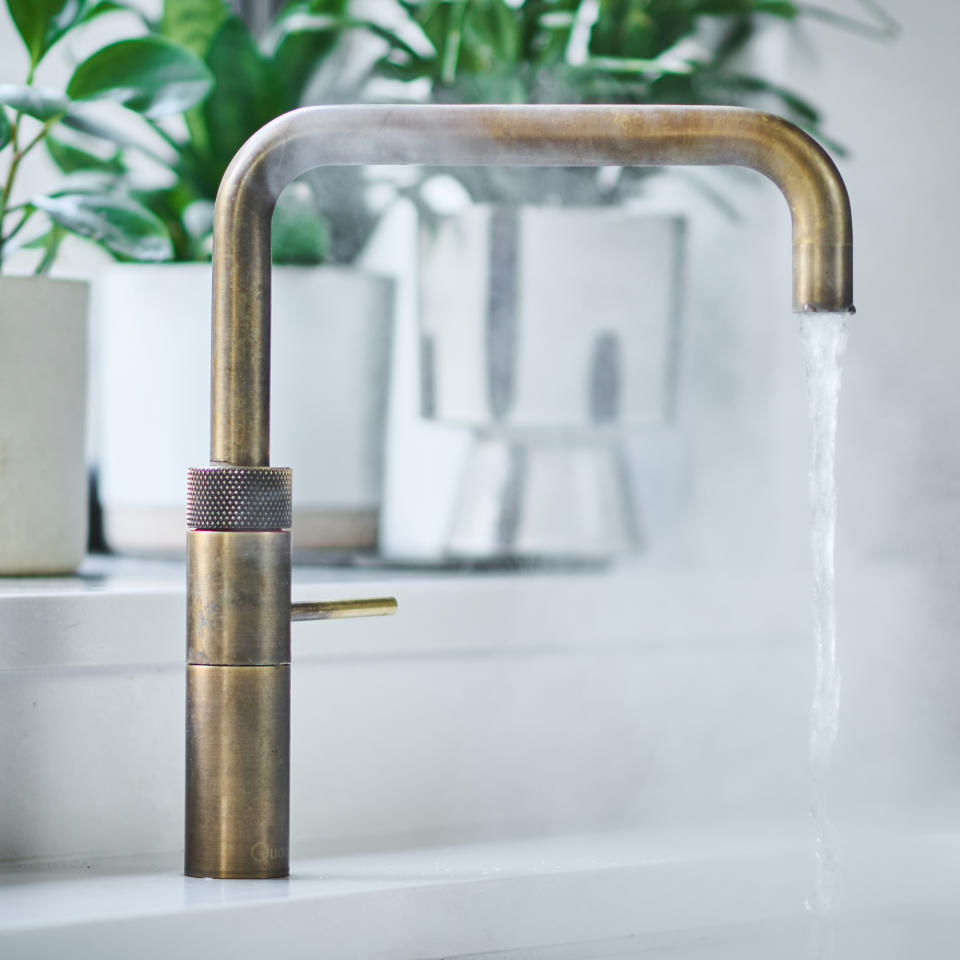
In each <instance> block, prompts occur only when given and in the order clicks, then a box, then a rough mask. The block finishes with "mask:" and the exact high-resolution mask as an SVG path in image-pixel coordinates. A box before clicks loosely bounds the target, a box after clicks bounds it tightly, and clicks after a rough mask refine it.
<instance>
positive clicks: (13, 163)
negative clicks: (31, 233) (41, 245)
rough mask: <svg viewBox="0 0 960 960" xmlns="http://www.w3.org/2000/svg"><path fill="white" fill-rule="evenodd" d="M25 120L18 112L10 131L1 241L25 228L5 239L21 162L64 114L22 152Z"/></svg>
mask: <svg viewBox="0 0 960 960" xmlns="http://www.w3.org/2000/svg"><path fill="white" fill-rule="evenodd" d="M32 76H33V70H32V69H31V71H30V77H31V78H32ZM22 118H23V114H21V113H20V111H19V110H18V111H17V112H16V113H15V114H14V117H13V127H12V129H11V131H10V148H11V150H12V154H11V156H10V169H9V170H7V179H6V181H5V182H4V184H3V192H2V193H0V239H2V240H9V239H10V237H12V236H13V234H14V233H16V232H17V230H19V229H20V227H22V226H23V224H24V220H21V221H20V223H19V224H17V226H16V227H15V228H14V230H13V233H11V234H9V236H7V237H5V238H3V237H2V234H3V221H4V220H5V219H6V217H7V214H8V213H10V212H12V211H11V209H10V195H11V194H12V193H13V184H14V181H15V180H16V178H17V170H18V169H19V167H20V161H21V160H23V158H24V157H25V156H26V155H27V154H28V153H29V152H30V151H31V150H32V149H33V148H34V147H35V146H36V145H37V144H38V143H40V142H41V141H42V140H43V138H44V137H46V135H47V134H48V133H49V132H50V130H51V128H52V127H53V126H54V124H56V123H59V122H60V120H61V119H62V114H57V115H56V116H55V117H50V119H49V120H45V121H44V123H43V126H42V127H41V128H40V130H39V131H38V133H37V135H36V136H35V137H33V139H32V140H30V141H29V143H27V145H26V146H25V147H24V148H23V149H22V150H21V149H20V144H19V134H20V121H21V119H22ZM0 252H2V243H0ZM2 269H3V258H2V255H0V270H2Z"/></svg>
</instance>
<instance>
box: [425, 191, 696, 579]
mask: <svg viewBox="0 0 960 960" xmlns="http://www.w3.org/2000/svg"><path fill="white" fill-rule="evenodd" d="M683 237H684V221H683V219H682V218H680V217H672V216H655V217H651V216H649V215H646V214H642V213H636V212H632V211H627V210H620V209H609V208H577V207H535V206H527V207H489V206H473V207H469V208H468V209H466V210H465V211H463V212H461V213H458V214H455V215H452V216H446V217H439V218H437V220H436V221H433V222H430V223H428V224H423V225H422V226H421V229H420V238H419V269H418V281H419V284H418V300H419V322H420V330H421V350H420V363H421V366H420V373H421V397H422V413H423V415H424V417H426V418H428V419H433V420H436V421H440V422H443V423H447V424H462V425H465V426H467V427H470V428H471V429H472V430H473V431H474V442H473V445H472V449H471V450H470V453H469V456H468V458H467V461H466V464H465V466H464V468H463V470H462V472H461V483H460V488H459V491H458V493H457V495H456V500H455V502H456V506H455V508H454V510H453V511H452V517H451V520H450V523H449V526H448V528H447V533H446V538H445V542H444V543H443V545H442V547H441V551H442V553H444V554H446V555H447V556H452V557H456V558H460V557H464V558H469V559H516V558H526V559H548V560H558V559H559V560H573V561H577V560H591V561H592V560H604V559H606V558H609V557H612V556H615V555H617V554H622V553H625V552H629V551H631V550H635V549H637V547H638V546H640V544H641V542H642V537H641V531H640V528H639V520H638V518H639V516H640V514H641V510H640V508H639V505H638V504H637V503H636V502H635V499H636V495H635V492H634V489H633V486H634V485H633V483H632V480H631V477H630V474H629V468H628V465H627V460H626V457H625V453H624V451H623V449H622V440H623V437H624V434H625V431H627V430H630V429H633V428H636V427H641V428H642V427H649V426H652V425H659V424H661V423H662V422H663V421H664V420H665V419H668V418H669V415H670V412H671V409H672V405H673V395H674V390H675V381H676V377H675V371H676V363H677V357H676V347H677V339H678V322H679V305H680V286H681V267H682V250H683Z"/></svg>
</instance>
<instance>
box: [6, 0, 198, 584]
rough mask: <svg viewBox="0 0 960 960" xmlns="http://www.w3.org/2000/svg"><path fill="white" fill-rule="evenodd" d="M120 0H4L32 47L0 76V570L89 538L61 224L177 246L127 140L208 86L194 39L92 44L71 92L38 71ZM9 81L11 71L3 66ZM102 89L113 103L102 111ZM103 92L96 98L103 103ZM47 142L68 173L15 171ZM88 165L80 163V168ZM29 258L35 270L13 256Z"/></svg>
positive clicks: (82, 294) (129, 251)
mask: <svg viewBox="0 0 960 960" xmlns="http://www.w3.org/2000/svg"><path fill="white" fill-rule="evenodd" d="M123 7H124V4H121V3H115V2H92V0H90V2H78V0H74V2H68V0H59V2H58V0H50V2H45V3H35V2H32V0H7V9H8V11H9V14H10V17H11V20H12V22H13V24H14V26H15V27H16V29H17V31H18V33H19V35H20V37H21V39H22V41H23V44H24V46H25V48H26V53H27V70H26V77H25V78H24V81H23V82H22V83H8V82H3V83H0V270H3V271H4V274H3V275H2V276H0V342H2V343H3V348H2V350H0V411H2V416H0V463H2V469H0V573H4V574H27V573H59V572H67V571H70V570H73V569H75V568H76V566H77V565H78V564H79V562H80V560H81V559H82V557H83V555H84V552H85V549H86V543H87V531H86V518H87V493H86V484H87V481H86V463H85V455H86V449H85V440H84V438H85V431H86V424H85V413H86V408H87V401H86V388H87V292H88V291H87V286H86V284H85V283H82V282H77V281H69V280H54V279H51V278H50V277H49V276H47V274H48V273H49V271H50V268H51V266H52V265H53V263H54V261H55V259H56V256H57V252H58V249H59V247H60V244H61V242H62V240H63V238H64V236H66V235H68V234H74V235H76V236H79V237H82V238H85V239H88V240H92V241H94V242H96V243H98V244H99V245H100V246H102V247H103V248H104V249H105V250H107V251H108V252H109V253H110V254H112V255H113V256H115V257H116V258H118V259H138V260H160V259H164V258H167V257H169V256H170V254H171V252H172V248H171V244H170V240H169V237H168V234H167V230H166V227H165V226H164V224H163V222H162V221H161V220H160V219H159V218H158V217H157V216H156V215H155V214H153V213H152V212H151V211H150V210H148V209H147V208H146V207H145V206H144V205H142V204H141V203H139V202H138V201H137V199H136V198H135V196H134V195H133V194H132V193H131V192H130V191H129V190H127V189H126V188H125V186H124V182H123V180H122V178H121V177H120V176H119V173H120V172H121V171H122V170H123V169H124V162H123V160H122V159H121V156H120V154H121V151H122V149H123V148H131V147H137V148H138V149H140V150H141V151H142V152H143V153H144V154H149V153H150V152H151V148H150V144H149V139H148V137H146V133H147V131H146V130H145V129H144V127H145V125H148V124H150V123H155V122H156V120H157V119H158V118H159V117H163V116H167V115H170V114H172V113H178V112H180V111H182V110H184V109H186V108H187V107H190V106H191V105H192V104H194V103H196V102H197V101H198V100H200V99H202V97H203V96H204V95H205V93H206V92H207V89H208V88H209V86H210V77H209V73H208V71H207V68H206V67H205V66H204V65H203V63H202V62H201V61H200V60H199V59H198V58H197V57H196V56H194V55H193V54H192V53H190V52H189V51H188V50H186V49H184V48H182V47H180V46H179V45H177V44H175V43H173V42H170V41H168V40H164V39H162V38H159V37H134V38H130V39H126V40H120V41H118V42H115V43H111V44H109V45H107V46H105V47H103V48H101V49H99V50H96V51H95V52H94V53H92V54H91V55H90V56H89V57H87V58H86V59H85V60H83V61H82V62H81V63H80V64H79V65H78V66H77V67H76V69H75V70H74V71H73V74H72V76H71V77H70V80H69V82H68V83H67V85H66V88H65V89H64V90H58V89H51V88H49V87H44V86H40V85H38V84H37V82H36V78H37V74H38V71H40V72H42V70H43V66H44V63H45V60H46V58H47V55H48V54H49V53H50V51H51V49H53V48H54V47H55V46H56V45H57V44H58V43H59V42H60V41H61V40H63V38H64V37H67V36H69V35H71V34H73V33H74V32H75V31H78V30H80V29H81V28H82V27H83V26H84V25H85V24H86V23H89V22H90V21H91V20H92V19H95V18H97V17H99V16H101V15H105V14H108V13H113V12H115V11H117V10H119V9H121V8H123ZM0 79H4V80H5V79H6V78H0ZM101 101H112V102H113V106H114V109H113V110H107V111H106V113H104V112H103V111H102V110H101V109H100V108H99V107H102V103H100V102H101ZM98 104H99V106H98ZM43 145H45V146H46V148H47V150H48V151H49V152H50V153H51V154H52V155H53V156H54V157H56V158H59V160H60V165H61V167H62V168H63V169H64V170H65V171H69V173H68V175H66V176H64V177H63V179H62V180H61V182H60V183H58V184H57V185H56V187H55V188H54V189H52V190H50V191H47V192H44V193H28V194H24V193H22V192H21V190H20V189H19V187H20V175H22V173H23V171H24V169H25V168H26V167H28V166H29V165H31V164H32V163H33V162H34V160H35V158H36V157H37V156H38V154H39V148H40V147H41V146H43ZM81 171H82V172H81ZM31 253H32V256H33V258H34V260H35V261H36V262H35V265H34V276H11V275H9V274H8V272H7V270H8V268H9V267H10V266H11V261H17V260H20V262H21V265H22V264H23V262H25V260H27V259H29V257H30V255H31Z"/></svg>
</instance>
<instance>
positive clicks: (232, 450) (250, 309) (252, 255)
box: [186, 105, 853, 877]
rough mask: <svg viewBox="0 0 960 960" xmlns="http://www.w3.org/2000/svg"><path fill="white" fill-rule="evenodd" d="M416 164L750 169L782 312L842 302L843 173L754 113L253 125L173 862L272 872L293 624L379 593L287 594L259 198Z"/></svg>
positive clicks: (203, 502) (232, 191) (659, 110)
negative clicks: (774, 254)
mask: <svg viewBox="0 0 960 960" xmlns="http://www.w3.org/2000/svg"><path fill="white" fill-rule="evenodd" d="M418 163H429V164H432V165H479V164H495V165H503V166H606V165H622V166H647V165H650V166H665V165H718V164H732V165H737V166H744V167H749V168H751V169H754V170H757V171H758V172H760V173H762V174H764V175H765V176H767V177H768V178H769V179H770V180H772V181H773V182H774V183H775V184H776V185H777V186H778V187H779V188H780V190H781V192H782V193H783V195H784V197H785V198H786V200H787V203H788V205H789V207H790V212H791V215H792V221H793V305H794V309H796V310H832V311H843V310H852V309H853V281H852V263H853V258H852V229H851V219H850V206H849V201H848V199H847V193H846V189H845V187H844V184H843V181H842V179H841V178H840V175H839V173H838V172H837V169H836V167H835V166H834V164H833V162H832V161H831V159H830V158H829V156H828V155H827V154H826V152H825V151H824V150H823V149H822V148H821V147H820V146H819V144H817V143H816V142H815V141H814V140H812V139H811V138H810V137H809V136H807V135H806V134H805V133H803V132H802V131H801V130H799V129H798V128H797V127H795V126H793V125H792V124H790V123H788V122H787V121H785V120H783V119H781V118H780V117H776V116H772V115H770V114H765V113H758V112H755V111H751V110H742V109H739V108H735V107H631V106H512V105H511V106H500V105H496V106H494V105H483V106H436V105H429V106H409V105H408V106H345V107H308V108H305V109H302V110H295V111H293V112H291V113H288V114H285V115H284V116H282V117H279V118H277V119H276V120H274V121H272V122H271V123H269V124H267V126H265V127H264V128H263V129H262V130H260V131H259V132H258V133H256V134H255V135H254V136H253V137H251V138H250V140H249V141H247V143H246V144H245V145H244V146H243V147H242V149H241V150H240V152H239V153H238V154H237V156H236V157H235V158H234V160H233V162H232V164H231V165H230V168H229V169H228V170H227V173H226V174H225V176H224V179H223V182H222V183H221V185H220V192H219V194H218V196H217V205H216V213H215V223H214V250H213V267H214V289H213V360H212V384H211V439H210V446H211V455H210V459H211V465H210V466H209V467H207V468H195V469H194V470H192V471H191V480H190V490H191V494H190V499H189V501H188V525H189V526H190V527H191V533H190V534H189V540H190V559H189V563H188V611H189V613H188V642H187V646H188V667H187V806H186V816H187V824H186V845H187V849H186V872H187V874H189V875H191V876H210V877H277V876H285V875H286V874H287V871H288V864H289V860H288V857H289V851H288V845H289V844H288V831H289V767H290V763H289V721H290V716H289V715H290V697H289V657H290V627H289V624H290V621H291V619H293V620H305V619H332V618H336V617H342V616H375V615H381V614H387V613H392V612H393V611H394V609H395V606H396V604H395V601H393V600H387V599H376V600H365V601H333V602H327V603H315V604H293V605H291V603H290V544H289V535H288V533H287V532H286V530H287V529H288V528H289V522H290V521H289V512H290V506H289V504H290V493H289V488H290V478H289V471H286V472H285V471H283V470H282V469H280V468H273V467H270V466H269V462H270V458H269V450H270V226H271V218H272V214H273V208H274V205H275V203H276V201H277V198H278V197H279V196H280V193H281V191H282V190H283V188H284V187H285V186H286V185H287V184H288V183H289V182H290V181H291V180H293V179H294V178H295V177H297V176H299V175H300V174H302V173H305V172H306V171H308V170H311V169H313V168H314V167H321V166H331V165H344V164H418ZM360 386H361V385H360V384H358V389H359V388H360ZM346 399H348V398H345V400H346Z"/></svg>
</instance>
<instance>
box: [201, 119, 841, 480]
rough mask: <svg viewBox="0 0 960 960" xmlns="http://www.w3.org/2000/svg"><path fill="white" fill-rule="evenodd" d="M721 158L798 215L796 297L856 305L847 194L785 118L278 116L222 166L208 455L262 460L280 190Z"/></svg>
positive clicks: (802, 302)
mask: <svg viewBox="0 0 960 960" xmlns="http://www.w3.org/2000/svg"><path fill="white" fill-rule="evenodd" d="M376 163H381V164H415V163H430V164H446V165H458V164H499V165H503V166H602V165H607V164H616V165H627V166H630V165H635V166H643V165H652V166H664V165H716V164H733V165H737V166H744V167H749V168H751V169H754V170H757V171H758V172H760V173H762V174H764V175H765V176H767V177H768V178H769V179H771V180H772V181H773V182H774V183H775V184H776V185H777V186H778V187H779V188H780V190H781V191H782V193H783V195H784V197H785V198H786V200H787V203H788V205H789V207H790V212H791V215H792V218H793V248H794V257H793V305H794V309H796V310H804V309H816V310H848V309H850V308H851V307H852V305H853V280H852V262H853V259H852V252H851V244H852V228H851V220H850V205H849V201H848V198H847V192H846V189H845V187H844V184H843V180H842V179H841V177H840V175H839V173H838V172H837V169H836V167H835V166H834V164H833V161H832V160H831V159H830V157H829V156H828V155H827V153H826V152H825V151H824V150H823V148H822V147H821V146H820V145H819V144H818V143H817V142H816V141H815V140H813V139H811V138H810V137H809V136H807V134H805V133H804V132H803V131H801V130H800V129H798V128H797V127H795V126H794V125H793V124H791V123H789V122H787V121H786V120H783V119H782V118H780V117H776V116H773V115H771V114H766V113H759V112H757V111H753V110H744V109H741V108H737V107H659V106H658V107H634V106H513V105H509V106H504V105H496V106H494V105H478V106H474V105H469V106H466V105H459V106H437V105H428V106H419V105H402V106H332V107H306V108H303V109H301V110H294V111H292V112H291V113H288V114H284V115H283V116H281V117H278V118H277V119H276V120H273V121H271V122H270V123H268V124H267V125H266V126H265V127H263V129H262V130H260V131H259V132H258V133H256V134H254V135H253V136H252V137H251V138H250V139H249V140H248V141H247V143H246V144H245V145H244V146H243V147H242V148H241V149H240V151H239V153H238V154H237V155H236V157H235V158H234V160H233V162H232V163H231V165H230V167H229V169H228V170H227V172H226V174H225V176H224V178H223V181H222V183H221V184H220V192H219V194H218V195H217V206H216V213H215V222H214V237H215V238H216V239H215V243H214V251H213V274H214V280H213V289H214V293H213V378H212V396H211V403H212V406H211V459H212V460H213V461H214V462H216V463H229V464H236V465H249V466H261V465H266V464H268V463H269V445H270V444H269V437H270V429H269V422H270V400H269V395H270V363H269V357H270V223H271V216H272V212H273V207H274V204H275V203H276V200H277V198H278V197H279V195H280V192H281V191H282V190H283V188H284V187H285V186H286V185H287V184H288V183H289V182H290V181H291V180H293V179H294V178H295V177H297V176H299V175H300V174H302V173H305V172H306V171H307V170H310V169H313V168H314V167H320V166H326V165H335V164H376Z"/></svg>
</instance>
